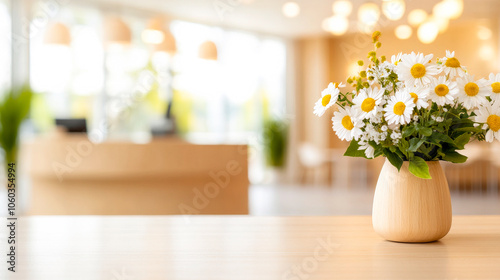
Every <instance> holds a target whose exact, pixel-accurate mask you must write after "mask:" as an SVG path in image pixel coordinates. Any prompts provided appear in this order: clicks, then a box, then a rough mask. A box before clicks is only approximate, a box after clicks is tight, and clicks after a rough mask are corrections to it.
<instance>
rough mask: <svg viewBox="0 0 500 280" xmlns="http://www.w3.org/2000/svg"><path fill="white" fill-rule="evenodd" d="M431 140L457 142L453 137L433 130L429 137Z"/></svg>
mask: <svg viewBox="0 0 500 280" xmlns="http://www.w3.org/2000/svg"><path fill="white" fill-rule="evenodd" d="M429 140H431V141H432V142H435V143H440V142H445V143H450V144H455V142H454V141H453V139H451V138H450V136H448V135H445V134H442V133H439V132H433V133H432V135H431V136H430V137H429Z"/></svg>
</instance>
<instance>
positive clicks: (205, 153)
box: [21, 135, 249, 215]
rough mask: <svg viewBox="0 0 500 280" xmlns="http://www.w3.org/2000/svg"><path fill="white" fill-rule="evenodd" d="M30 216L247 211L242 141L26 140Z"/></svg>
mask: <svg viewBox="0 0 500 280" xmlns="http://www.w3.org/2000/svg"><path fill="white" fill-rule="evenodd" d="M26 151H27V153H26V154H25V155H26V157H24V158H22V159H21V161H22V162H28V163H29V167H28V169H29V170H28V172H29V175H30V178H31V184H32V193H31V197H32V199H31V204H30V205H31V208H30V210H29V214H34V215H165V214H248V184H249V183H248V171H247V169H248V167H247V166H248V164H247V148H246V146H243V145H193V144H189V143H186V142H183V141H181V140H178V139H175V138H174V139H171V138H164V139H156V140H153V141H152V142H150V143H147V144H135V143H129V142H104V143H100V144H94V143H91V142H90V141H88V139H87V137H86V136H84V135H83V136H74V135H67V136H65V137H57V138H42V139H38V140H36V141H33V142H32V143H29V144H27V145H26Z"/></svg>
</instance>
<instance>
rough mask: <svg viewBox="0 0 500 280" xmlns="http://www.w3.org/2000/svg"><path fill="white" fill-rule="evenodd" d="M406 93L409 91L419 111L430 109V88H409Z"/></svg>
mask: <svg viewBox="0 0 500 280" xmlns="http://www.w3.org/2000/svg"><path fill="white" fill-rule="evenodd" d="M406 91H408V93H409V94H410V95H411V97H412V98H413V103H415V106H417V109H420V108H427V107H429V102H427V99H428V97H429V88H428V87H420V86H419V87H408V88H406Z"/></svg>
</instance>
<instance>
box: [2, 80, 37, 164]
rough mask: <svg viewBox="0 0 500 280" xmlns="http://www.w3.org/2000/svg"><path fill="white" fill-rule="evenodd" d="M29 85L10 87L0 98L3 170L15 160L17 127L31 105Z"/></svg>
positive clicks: (17, 140)
mask: <svg viewBox="0 0 500 280" xmlns="http://www.w3.org/2000/svg"><path fill="white" fill-rule="evenodd" d="M32 95H33V94H32V91H31V89H30V87H28V86H23V87H21V88H13V89H10V90H9V91H8V92H6V93H5V94H4V95H3V98H2V99H0V148H1V149H2V150H3V152H4V158H3V160H4V168H6V169H4V170H8V169H9V164H11V163H14V164H16V162H17V154H18V150H19V146H18V144H19V128H20V126H21V123H22V121H23V120H24V119H25V118H26V116H27V115H28V112H29V110H30V105H31V97H32Z"/></svg>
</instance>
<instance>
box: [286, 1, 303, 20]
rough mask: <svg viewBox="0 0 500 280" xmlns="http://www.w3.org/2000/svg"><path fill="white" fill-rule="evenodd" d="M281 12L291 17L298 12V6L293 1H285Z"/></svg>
mask: <svg viewBox="0 0 500 280" xmlns="http://www.w3.org/2000/svg"><path fill="white" fill-rule="evenodd" d="M282 12H283V14H284V15H285V16H286V17H289V18H293V17H296V16H298V15H299V14H300V6H299V4H297V3H295V2H287V3H285V4H284V5H283V8H282Z"/></svg>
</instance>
